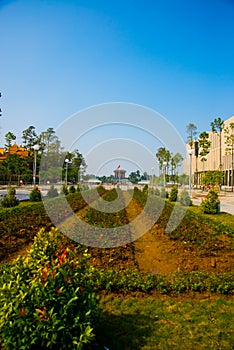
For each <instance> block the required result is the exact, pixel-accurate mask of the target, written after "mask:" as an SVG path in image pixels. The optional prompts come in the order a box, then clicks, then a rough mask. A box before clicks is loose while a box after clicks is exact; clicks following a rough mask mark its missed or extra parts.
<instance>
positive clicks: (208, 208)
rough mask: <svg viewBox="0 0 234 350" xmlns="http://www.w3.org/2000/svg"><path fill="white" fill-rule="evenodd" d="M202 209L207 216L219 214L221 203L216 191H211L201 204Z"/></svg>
mask: <svg viewBox="0 0 234 350" xmlns="http://www.w3.org/2000/svg"><path fill="white" fill-rule="evenodd" d="M201 208H202V210H203V212H204V213H205V214H217V213H218V212H219V208H220V201H219V199H218V192H217V191H216V190H214V189H210V190H209V192H208V194H207V196H206V199H204V200H203V201H202V202H201Z"/></svg>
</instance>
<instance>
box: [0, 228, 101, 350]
mask: <svg viewBox="0 0 234 350" xmlns="http://www.w3.org/2000/svg"><path fill="white" fill-rule="evenodd" d="M88 258H89V256H88V254H87V251H86V250H84V249H83V248H82V247H81V246H78V245H77V246H76V247H74V246H73V245H72V243H71V241H69V240H68V239H67V238H65V237H64V236H63V235H62V234H60V233H59V232H58V230H56V229H52V230H51V231H50V232H49V233H47V232H45V231H44V230H41V231H40V232H39V233H38V235H37V236H36V237H35V240H34V244H33V246H32V249H31V251H30V252H29V254H28V255H27V256H26V257H21V258H19V259H17V260H15V261H14V262H13V263H12V265H7V264H6V265H4V267H2V271H1V272H2V274H1V277H0V296H1V297H0V338H1V341H2V347H3V349H9V350H11V349H12V350H13V349H22V350H25V349H44V348H47V349H82V348H83V345H84V344H87V343H89V342H90V341H91V340H93V338H94V334H93V328H92V326H93V320H94V316H95V314H96V310H97V297H96V295H95V293H94V291H93V286H92V273H93V272H92V271H93V268H92V267H91V266H90V265H89V264H88V261H87V259H88Z"/></svg>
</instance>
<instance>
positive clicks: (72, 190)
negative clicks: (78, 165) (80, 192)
mask: <svg viewBox="0 0 234 350" xmlns="http://www.w3.org/2000/svg"><path fill="white" fill-rule="evenodd" d="M68 192H69V193H75V192H76V189H75V186H74V185H71V186H70V187H69V189H68Z"/></svg>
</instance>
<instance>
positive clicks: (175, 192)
mask: <svg viewBox="0 0 234 350" xmlns="http://www.w3.org/2000/svg"><path fill="white" fill-rule="evenodd" d="M177 196H178V187H177V186H173V187H172V188H171V191H170V194H169V200H170V201H171V202H176V200H177Z"/></svg>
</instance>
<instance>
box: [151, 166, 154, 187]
mask: <svg viewBox="0 0 234 350" xmlns="http://www.w3.org/2000/svg"><path fill="white" fill-rule="evenodd" d="M151 171H152V185H153V184H154V167H153V166H152V168H151Z"/></svg>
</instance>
